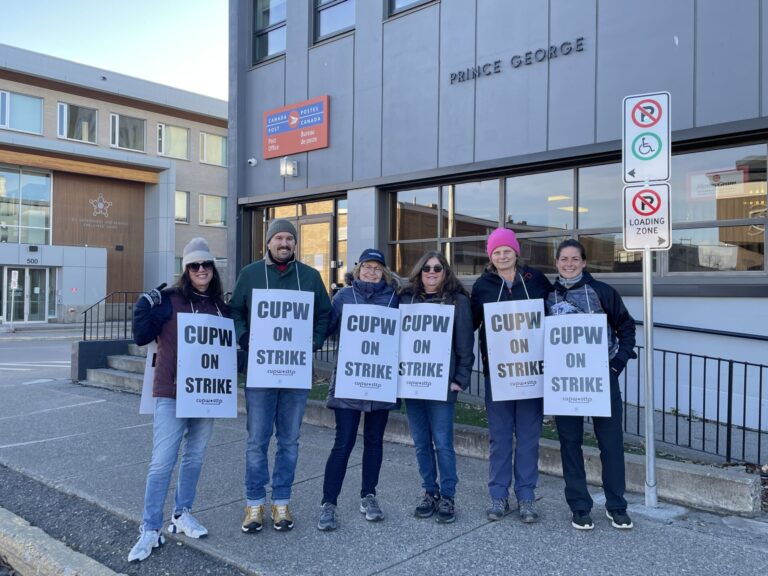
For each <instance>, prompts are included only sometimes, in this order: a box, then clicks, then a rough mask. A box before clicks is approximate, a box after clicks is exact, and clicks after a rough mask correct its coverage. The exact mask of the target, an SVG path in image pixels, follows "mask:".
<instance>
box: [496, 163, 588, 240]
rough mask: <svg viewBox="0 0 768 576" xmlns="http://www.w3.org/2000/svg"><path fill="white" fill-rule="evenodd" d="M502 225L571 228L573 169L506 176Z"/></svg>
mask: <svg viewBox="0 0 768 576" xmlns="http://www.w3.org/2000/svg"><path fill="white" fill-rule="evenodd" d="M506 184H507V190H506V194H505V196H506V204H505V206H506V216H505V218H504V224H505V226H506V227H507V228H510V229H512V230H514V231H515V232H518V233H520V232H539V231H544V230H573V228H574V218H573V207H574V204H575V201H574V190H573V170H562V171H558V172H545V173H543V174H528V175H526V176H515V177H514V178H507V181H506Z"/></svg>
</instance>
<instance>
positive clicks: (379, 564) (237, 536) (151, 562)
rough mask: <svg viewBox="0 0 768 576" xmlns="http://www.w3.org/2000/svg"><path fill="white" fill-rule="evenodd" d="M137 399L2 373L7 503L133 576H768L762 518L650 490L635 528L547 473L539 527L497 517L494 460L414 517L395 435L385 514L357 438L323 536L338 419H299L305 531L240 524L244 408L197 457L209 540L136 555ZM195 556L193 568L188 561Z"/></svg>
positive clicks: (147, 432) (410, 474) (403, 454)
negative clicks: (366, 504) (452, 496)
mask: <svg viewBox="0 0 768 576" xmlns="http://www.w3.org/2000/svg"><path fill="white" fill-rule="evenodd" d="M138 402H139V398H138V396H135V395H131V394H124V393H119V392H111V391H109V390H103V389H94V388H88V387H83V386H80V385H77V384H73V383H71V382H68V381H64V380H59V381H30V382H24V381H23V380H22V377H21V376H18V377H15V376H12V377H10V378H7V379H5V380H3V381H2V382H0V464H2V465H4V466H6V467H7V469H6V470H5V472H4V477H5V479H4V480H3V485H4V489H3V491H0V506H4V507H6V508H11V509H12V510H11V511H12V512H14V513H17V514H19V515H24V514H26V515H31V516H35V515H37V517H38V519H39V520H41V521H40V522H37V521H35V518H28V519H29V520H30V521H32V522H33V523H35V524H36V525H39V526H41V527H42V528H43V529H44V530H48V531H50V532H51V533H53V534H54V535H55V536H56V537H57V538H59V539H66V541H67V542H68V543H69V544H70V545H71V546H73V547H74V548H77V549H81V550H83V551H85V552H86V553H87V554H88V556H91V557H93V558H95V559H96V560H98V561H99V562H101V563H102V564H105V565H107V566H108V567H109V568H111V569H112V570H114V571H116V572H120V573H127V574H145V575H146V574H177V573H178V574H181V573H195V572H197V573H205V572H209V573H213V574H219V573H221V574H225V573H226V574H230V573H244V574H265V575H285V574H297V575H300V574H307V575H310V574H311V575H321V574H322V575H325V574H327V575H331V574H334V575H337V574H338V575H344V574H349V575H355V576H358V575H362V574H387V575H399V574H403V575H406V574H408V575H410V574H424V575H432V574H434V575H444V574H452V575H455V574H467V575H470V574H471V575H476V574H486V575H488V574H529V573H536V574H582V573H583V574H591V575H595V574H617V573H622V574H638V575H640V574H642V575H644V576H645V575H648V574H669V573H676V574H697V575H706V574H717V575H720V574H724V573H730V572H732V571H733V570H734V569H737V570H738V572H739V574H742V575H744V574H764V573H765V567H766V566H768V546H766V541H768V524H766V523H765V522H764V518H761V519H757V520H746V519H741V518H735V517H721V516H717V515H712V514H706V513H701V512H695V511H686V510H684V509H680V510H679V512H680V513H681V514H680V515H677V516H676V515H663V514H662V516H661V517H659V516H658V515H657V516H656V517H654V514H653V512H654V511H649V510H647V509H645V508H644V506H642V502H643V497H642V495H639V494H632V495H630V502H631V503H632V506H631V508H630V512H631V513H632V515H633V517H634V519H635V524H636V528H635V529H634V530H632V531H618V530H615V529H613V528H612V527H611V526H610V523H609V521H608V520H607V519H606V518H605V516H604V511H603V508H602V506H601V505H600V501H601V500H602V498H601V494H600V492H599V490H595V497H596V500H597V501H598V504H597V505H596V508H595V511H594V517H595V521H596V527H595V530H594V531H592V532H586V533H584V532H580V531H577V530H574V529H573V528H571V526H570V521H569V513H568V509H567V506H566V504H565V501H564V499H563V496H562V480H561V479H559V478H554V477H549V476H544V475H543V476H542V477H541V481H540V488H539V490H538V495H539V497H540V500H539V502H538V504H539V507H540V511H541V515H542V518H541V521H540V522H539V523H537V524H533V525H523V524H522V523H521V522H520V521H519V520H518V518H517V516H516V515H510V516H509V517H507V518H505V519H504V520H503V521H501V522H495V523H491V522H488V521H487V520H486V518H485V514H484V509H485V506H486V503H487V502H486V498H487V497H486V479H487V478H486V476H487V462H485V461H483V460H479V459H473V458H467V457H459V459H458V460H459V461H458V466H459V476H460V479H461V483H460V485H459V488H458V494H457V507H458V519H457V521H456V523H455V524H452V525H447V526H446V525H439V524H437V523H435V522H434V521H433V520H420V519H416V518H414V517H413V515H412V510H413V507H414V505H415V504H416V501H417V499H418V497H419V495H420V492H421V490H420V481H419V476H418V471H417V469H416V458H415V454H414V450H413V448H412V447H409V446H403V445H400V444H393V443H388V444H387V445H386V447H385V454H384V464H383V467H382V474H381V481H380V485H379V498H380V502H381V505H382V507H383V509H384V511H385V513H386V514H387V518H386V520H385V521H384V522H381V523H375V524H373V523H368V522H366V521H365V519H364V517H363V516H362V515H361V514H360V513H359V512H358V504H359V499H358V490H359V485H360V461H361V448H360V446H358V447H357V448H356V449H355V451H354V453H353V455H352V459H351V462H350V467H349V470H348V474H347V479H346V483H345V486H344V490H343V492H342V494H341V497H340V501H339V511H340V519H341V525H340V527H339V529H338V530H337V531H335V532H331V533H324V532H320V531H318V530H317V529H316V527H315V525H316V522H317V515H318V511H319V504H320V497H321V488H322V476H323V470H324V465H325V460H326V458H327V456H328V453H329V451H330V448H331V445H332V443H333V431H332V430H330V429H327V428H322V427H316V426H311V425H308V424H305V425H304V427H303V436H302V440H301V452H300V458H299V466H298V470H297V474H296V483H295V487H294V496H293V501H292V510H293V512H294V516H295V519H296V527H295V528H294V530H293V531H292V532H290V533H280V532H275V531H274V530H272V529H271V528H265V529H264V530H263V531H262V532H261V533H258V534H243V533H241V531H240V526H239V524H240V520H241V515H242V511H243V506H244V500H243V486H242V479H243V468H244V453H245V422H244V419H243V416H240V417H239V418H238V419H236V420H234V419H233V420H220V421H218V422H217V424H216V428H215V433H214V436H213V439H212V441H211V445H210V448H209V451H208V455H207V459H206V462H205V466H204V468H203V474H202V478H201V482H200V487H199V492H198V498H197V503H196V509H195V514H196V515H197V516H198V518H199V519H200V520H201V521H202V522H203V524H205V525H206V526H207V527H208V529H209V530H210V536H209V537H208V538H206V539H201V540H197V541H192V540H189V539H187V538H185V537H178V538H173V539H169V541H170V542H171V543H172V545H170V546H165V547H163V548H162V549H160V550H157V551H156V552H155V553H154V554H153V555H152V556H151V557H150V558H149V559H148V560H146V561H145V562H142V563H141V564H128V563H127V562H126V561H125V557H126V555H127V553H128V550H129V548H130V546H131V544H132V543H133V541H134V540H135V538H136V536H137V530H138V523H139V520H140V516H141V509H142V499H143V491H144V481H145V477H146V471H147V465H148V461H149V458H150V451H151V449H150V447H151V436H152V429H151V418H149V417H147V416H140V415H139V414H138ZM359 443H361V442H359ZM24 478H27V479H28V480H27V481H24ZM51 488H54V490H51V491H50V492H45V490H50V489H51ZM25 491H26V492H25ZM43 493H45V494H47V495H43V496H41V494H43ZM170 498H171V495H169V500H168V504H169V505H170ZM22 513H23V514H22ZM89 515H94V518H95V519H91V516H89ZM81 518H88V519H89V520H88V521H87V522H82V521H80V519H81ZM45 521H47V522H48V523H49V524H50V527H48V528H46V527H45V526H44V524H45ZM75 526H76V528H74V527H75ZM68 528H69V529H68ZM6 536H8V535H7V534H6ZM174 543H176V544H178V545H174ZM190 555H192V556H190ZM195 555H196V556H195ZM190 558H192V560H190ZM190 563H191V564H190ZM190 565H192V566H198V570H197V571H195V570H193V571H192V572H189V571H188V568H187V567H188V566H190ZM203 566H205V568H203ZM210 566H214V568H213V569H212V568H210ZM216 566H218V568H215V567H216Z"/></svg>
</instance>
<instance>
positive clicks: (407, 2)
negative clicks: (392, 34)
mask: <svg viewBox="0 0 768 576" xmlns="http://www.w3.org/2000/svg"><path fill="white" fill-rule="evenodd" d="M430 1H431V0H389V14H390V15H392V14H396V13H398V12H402V11H403V10H407V9H408V8H412V7H414V6H418V5H419V4H426V3H427V2H430Z"/></svg>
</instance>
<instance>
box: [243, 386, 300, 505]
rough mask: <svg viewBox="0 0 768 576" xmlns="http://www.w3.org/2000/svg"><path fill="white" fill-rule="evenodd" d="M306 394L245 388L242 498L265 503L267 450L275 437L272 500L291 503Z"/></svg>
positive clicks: (285, 390)
mask: <svg viewBox="0 0 768 576" xmlns="http://www.w3.org/2000/svg"><path fill="white" fill-rule="evenodd" d="M308 396H309V390H306V389H302V390H297V389H291V388H246V389H245V405H246V408H247V411H248V416H247V421H248V442H247V445H246V451H245V497H246V499H248V500H252V501H253V500H264V499H265V498H266V497H267V491H266V488H265V487H266V485H267V484H268V483H269V459H268V458H267V450H268V449H269V442H270V440H271V439H272V434H273V433H274V435H275V438H276V439H277V453H276V454H275V468H274V470H273V472H272V500H273V501H275V500H290V498H291V486H292V485H293V477H294V474H295V473H296V462H297V461H298V459H299V433H300V429H301V420H302V418H304V408H305V407H306V405H307V398H308Z"/></svg>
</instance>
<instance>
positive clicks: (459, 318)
mask: <svg viewBox="0 0 768 576" xmlns="http://www.w3.org/2000/svg"><path fill="white" fill-rule="evenodd" d="M409 280H410V281H411V287H410V288H408V289H407V290H406V291H405V292H404V293H403V295H402V296H401V297H400V303H401V304H420V303H433V304H447V305H452V306H453V307H454V313H453V342H452V346H451V359H450V369H449V372H448V382H449V384H448V387H447V389H446V391H445V399H444V400H421V399H414V398H406V400H405V406H406V409H407V411H408V425H409V427H410V429H411V436H413V443H414V445H415V446H416V460H417V462H418V464H419V474H421V485H422V487H423V488H424V497H423V498H422V500H421V502H420V503H419V505H418V506H417V507H416V510H415V515H416V516H417V517H418V518H429V517H430V516H432V515H433V514H434V513H435V512H437V517H436V520H437V521H438V522H441V523H446V524H448V523H451V522H453V521H454V520H455V519H456V512H455V508H454V498H455V496H456V484H457V483H458V481H459V478H458V475H457V473H456V451H455V450H454V448H453V415H454V408H455V404H456V397H457V396H458V393H459V392H461V391H462V390H466V389H467V387H468V386H469V382H470V377H471V375H472V364H473V362H474V361H475V354H474V352H473V348H474V344H475V336H474V328H473V327H472V309H471V307H470V304H469V295H468V294H467V291H466V289H465V288H464V287H463V286H462V285H461V283H460V282H459V280H458V278H456V275H455V274H454V273H453V270H451V268H450V266H448V261H447V260H446V259H445V256H443V254H442V253H441V252H437V251H430V252H427V253H426V254H424V256H422V257H421V259H420V260H419V261H418V262H417V263H416V266H414V268H413V271H412V272H411V275H410V277H409ZM438 472H439V477H440V479H439V481H438Z"/></svg>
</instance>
